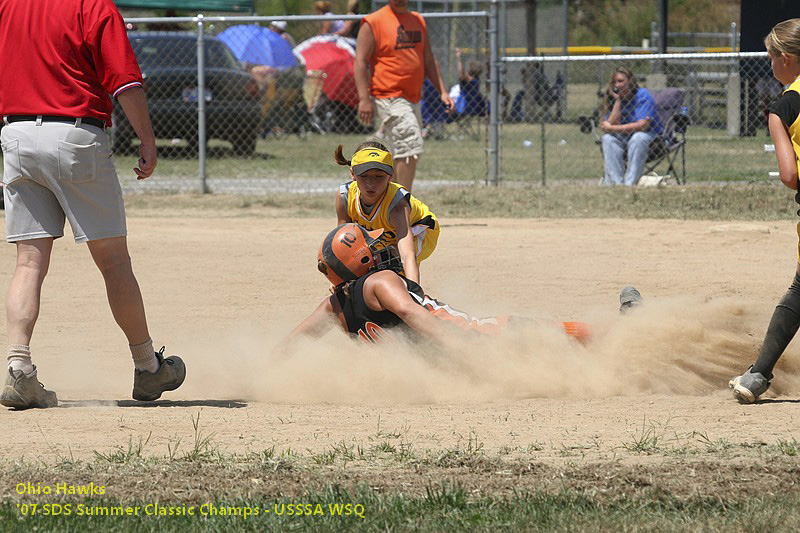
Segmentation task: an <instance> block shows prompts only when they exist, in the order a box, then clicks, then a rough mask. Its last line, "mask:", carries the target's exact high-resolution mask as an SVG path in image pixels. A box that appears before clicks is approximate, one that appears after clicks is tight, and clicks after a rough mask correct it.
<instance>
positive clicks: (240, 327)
mask: <svg viewBox="0 0 800 533" xmlns="http://www.w3.org/2000/svg"><path fill="white" fill-rule="evenodd" d="M330 226H331V221H330V220H313V219H312V220H309V219H294V220H283V219H275V218H256V217H252V218H215V217H199V216H196V215H194V214H189V215H187V216H186V217H182V218H177V217H171V218H163V219H160V218H150V217H147V218H140V217H137V216H136V215H135V214H134V216H133V217H132V218H131V219H130V220H129V232H130V237H129V242H130V247H131V255H132V257H133V260H134V268H135V270H136V273H137V276H138V278H139V282H140V284H141V286H142V290H143V292H144V295H145V302H146V306H147V311H148V318H149V322H150V326H151V333H152V336H153V339H154V340H155V342H156V343H157V344H158V346H160V345H161V344H162V343H163V344H166V345H167V352H169V353H179V354H181V355H182V356H183V357H184V359H185V361H186V363H187V367H188V377H187V380H186V383H185V385H184V386H183V387H182V388H181V389H180V390H178V391H175V392H174V393H168V394H165V397H164V400H163V401H160V402H154V403H151V404H138V403H135V402H133V401H130V400H129V398H130V390H131V384H132V377H133V376H132V374H133V371H132V364H131V361H130V355H129V353H128V351H127V347H126V343H125V339H124V337H123V335H122V333H121V332H120V331H119V330H118V329H117V327H116V325H115V324H114V322H113V319H112V317H111V313H110V312H109V310H108V306H107V304H106V302H105V295H104V287H103V284H102V279H101V277H100V274H99V273H98V272H97V271H96V269H95V268H94V267H93V265H92V264H91V261H90V259H89V256H88V252H87V250H86V247H85V246H82V245H75V244H73V243H72V242H71V239H70V238H66V239H61V240H59V241H57V242H56V245H55V253H54V258H53V261H52V265H51V273H50V275H49V277H48V279H47V281H46V283H45V287H44V297H43V306H42V311H41V315H40V320H39V323H38V325H37V329H36V332H35V337H34V343H33V346H32V348H33V352H34V362H35V363H36V364H37V365H38V366H39V369H40V377H41V379H42V380H43V381H44V383H45V384H46V385H47V386H48V388H52V389H54V390H56V391H57V392H58V395H59V399H60V400H61V403H62V405H61V408H58V409H51V410H46V411H44V410H31V411H26V412H12V411H8V410H2V411H0V425H2V427H3V429H4V433H5V434H7V435H13V438H9V439H4V440H3V443H0V455H2V456H3V457H7V458H9V459H13V458H17V457H25V458H27V459H34V458H41V459H45V460H54V459H58V458H59V457H70V456H72V457H74V458H84V457H86V458H88V457H92V456H93V452H94V451H101V452H103V453H105V452H109V451H110V450H114V449H116V448H117V447H127V446H128V444H129V442H131V441H132V442H138V441H139V440H142V441H144V440H146V439H148V436H149V441H148V443H147V445H146V449H145V453H152V454H156V455H166V454H167V453H168V446H169V447H172V446H174V445H175V443H176V442H178V441H179V440H180V441H181V443H182V446H186V445H187V444H186V443H190V442H193V441H194V439H195V437H196V436H197V432H196V431H195V428H194V425H193V420H195V421H196V420H197V417H198V415H199V431H200V432H202V434H203V435H205V436H212V435H213V441H214V443H215V445H218V446H219V448H220V449H221V450H224V451H226V452H231V453H233V452H236V453H239V452H242V453H244V452H248V451H253V452H258V451H260V450H264V449H267V448H270V447H273V446H274V449H275V450H276V452H280V451H285V450H287V449H291V450H293V451H295V452H297V453H301V454H306V453H309V454H318V453H324V452H325V451H329V450H331V449H332V447H335V446H337V445H340V444H341V443H346V444H347V445H351V444H357V445H362V446H372V445H375V444H379V443H380V442H382V441H386V440H389V441H392V442H403V443H404V444H405V445H410V446H413V448H414V449H416V450H436V449H476V448H478V447H479V448H480V449H484V450H486V451H487V452H490V453H500V454H508V455H515V454H534V455H535V457H536V458H537V459H538V460H541V461H545V462H552V463H560V462H563V461H565V460H570V458H574V457H576V456H579V457H583V458H587V459H597V460H607V459H614V458H619V457H626V456H630V457H634V456H636V458H637V459H636V460H637V461H641V460H642V459H641V455H637V450H636V448H637V447H639V448H641V447H642V446H643V445H647V443H648V442H649V441H648V439H651V438H652V437H653V436H655V437H657V439H660V442H661V443H662V445H663V444H664V443H671V444H670V445H674V446H676V447H680V446H686V445H691V446H701V447H702V446H707V445H708V443H715V442H731V443H766V444H775V443H776V442H783V441H788V440H790V439H793V438H794V436H796V435H800V418H798V416H797V414H796V412H795V411H796V406H795V405H794V403H796V402H798V401H800V357H798V354H797V349H795V348H794V347H793V346H792V347H790V352H791V353H789V354H787V357H785V358H784V360H782V362H781V367H779V371H778V374H777V377H776V379H775V381H774V385H773V389H774V391H770V394H771V398H770V401H769V402H766V403H762V404H760V405H756V406H739V405H738V404H736V403H735V402H734V401H733V399H732V398H731V397H730V396H729V393H728V391H727V389H725V385H726V383H727V379H728V378H729V377H731V376H732V375H734V374H735V373H736V372H738V371H741V370H743V369H744V368H746V367H747V365H748V364H749V363H751V362H752V360H753V359H754V357H755V355H756V353H757V348H758V345H759V344H760V342H761V339H762V337H763V334H764V331H765V328H766V324H767V322H768V320H769V317H770V314H771V312H772V309H773V308H774V305H775V303H776V302H777V300H778V298H779V297H780V296H781V295H782V294H783V292H784V290H785V288H786V287H787V286H788V284H789V283H790V281H791V278H792V274H793V271H794V268H795V262H796V259H795V249H796V239H797V237H796V233H795V228H794V225H792V224H790V223H778V224H774V223H770V224H767V223H715V222H681V221H651V220H638V221H637V220H495V219H491V220H472V219H471V220H449V221H448V224H446V225H445V227H444V228H443V231H442V237H441V240H440V245H439V249H438V250H437V251H436V253H435V254H434V255H433V257H431V258H430V259H429V260H427V261H425V263H423V265H422V281H423V285H424V286H425V287H426V289H427V290H428V292H429V293H430V294H432V295H433V296H435V297H437V298H440V299H442V300H444V301H446V302H448V303H450V304H451V305H453V306H454V307H456V308H463V309H466V310H469V311H470V312H472V313H474V314H477V315H481V314H486V315H488V314H492V313H513V314H520V315H525V316H535V317H539V318H542V319H543V321H542V323H541V324H540V325H537V326H535V327H532V328H530V329H529V330H528V331H523V332H519V333H516V334H514V335H511V336H509V338H507V339H502V340H500V341H498V342H496V343H492V344H480V345H474V346H472V347H471V348H470V349H468V350H465V351H464V352H462V353H459V354H439V356H436V357H432V356H431V354H430V353H425V354H420V353H417V351H416V350H415V349H413V348H411V347H408V346H406V345H397V344H391V343H390V345H389V346H387V347H384V348H381V349H371V350H370V349H366V348H365V347H362V346H359V345H356V344H354V343H351V342H350V341H349V340H347V339H346V338H344V336H343V335H341V334H339V333H338V332H332V333H331V334H329V335H328V336H326V337H325V338H324V340H323V341H322V342H319V343H313V344H308V345H305V346H304V347H303V348H302V353H300V354H297V355H295V356H294V357H291V358H287V357H285V355H286V354H276V353H272V350H271V347H272V346H273V345H274V344H275V343H276V342H277V341H278V340H279V339H280V338H281V336H282V335H283V334H285V333H286V332H287V331H288V330H289V329H290V327H291V326H292V325H293V324H294V323H296V322H298V321H299V320H301V319H302V318H303V317H304V316H305V315H306V314H307V313H309V312H310V311H311V310H312V309H313V308H314V307H315V306H316V305H317V303H318V302H319V301H321V300H322V299H323V298H324V297H326V294H327V285H326V282H325V281H324V280H323V279H322V277H321V276H320V274H319V273H318V272H317V271H316V269H315V258H316V250H317V247H318V246H319V242H320V240H321V239H322V237H323V236H324V235H325V233H326V231H327V230H328V229H329V228H330ZM13 266H14V248H13V246H10V245H8V246H5V247H3V248H2V249H1V250H0V286H2V287H7V285H8V281H9V278H10V275H11V273H12V271H13ZM627 284H633V285H636V286H637V287H638V288H639V289H640V290H641V292H642V294H644V295H645V298H646V304H647V305H646V306H645V307H643V308H642V309H641V310H640V311H639V312H637V313H634V314H630V315H627V316H623V317H621V316H619V314H618V313H617V307H618V301H617V297H618V293H619V289H620V288H621V287H623V286H624V285H627ZM558 320H585V321H587V322H590V323H591V324H593V328H594V330H593V331H594V340H593V341H592V342H590V343H589V344H588V345H586V346H583V345H580V344H578V343H576V342H574V341H571V340H569V339H566V338H564V337H563V335H561V334H560V333H558V332H557V330H556V329H555V328H553V327H552V326H551V325H550V324H549V322H550V321H558ZM3 334H4V332H3ZM0 341H2V344H5V338H4V337H0Z"/></svg>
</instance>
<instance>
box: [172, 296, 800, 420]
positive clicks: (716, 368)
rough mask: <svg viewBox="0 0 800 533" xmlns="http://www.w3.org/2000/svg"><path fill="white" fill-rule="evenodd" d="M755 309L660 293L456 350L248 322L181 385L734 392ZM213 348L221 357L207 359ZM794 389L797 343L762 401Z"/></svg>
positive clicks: (264, 393) (350, 396)
mask: <svg viewBox="0 0 800 533" xmlns="http://www.w3.org/2000/svg"><path fill="white" fill-rule="evenodd" d="M754 309H755V306H753V305H748V304H747V303H746V302H743V301H739V300H733V299H721V300H715V301H699V300H692V299H688V298H681V299H664V300H656V299H653V300H648V301H646V303H645V305H643V306H642V307H640V308H637V309H635V310H634V311H632V312H630V313H628V314H626V315H620V314H617V313H610V312H607V311H603V312H594V313H590V314H589V318H588V319H587V321H588V322H589V323H590V327H591V330H592V338H591V340H590V341H589V342H587V343H586V344H581V343H579V342H577V341H576V340H574V339H572V338H570V337H567V336H566V335H565V334H564V333H563V332H562V330H561V329H560V328H559V327H558V324H557V323H555V322H551V321H546V320H545V321H539V322H536V323H533V324H528V325H526V326H524V327H521V328H519V329H513V330H509V331H507V332H505V334H504V335H503V336H501V337H498V338H481V339H475V338H470V337H469V336H465V335H463V334H461V335H459V337H460V338H461V341H462V343H463V344H462V346H461V347H460V348H459V349H457V350H451V351H441V350H437V349H435V348H434V347H433V346H430V345H425V344H420V343H414V342H411V341H409V340H407V339H403V338H393V339H390V340H388V341H386V342H383V343H381V344H380V345H366V344H364V343H362V342H359V341H355V340H351V339H350V338H348V337H347V336H345V335H344V334H343V333H342V332H341V331H338V330H337V331H332V332H330V333H328V334H327V335H326V336H325V337H323V338H322V339H320V340H317V341H302V342H300V343H298V344H297V345H295V346H294V349H293V350H292V351H291V352H286V353H276V352H275V350H274V347H275V346H276V345H277V344H278V342H277V341H278V340H279V339H280V338H282V336H283V335H285V333H286V332H287V331H288V330H289V329H290V328H289V327H288V326H287V327H283V325H281V326H280V327H279V326H278V325H276V326H275V327H274V330H273V331H263V330H262V331H260V332H258V333H255V332H254V331H246V330H244V329H243V330H241V331H238V332H232V333H231V335H232V338H223V339H219V342H220V346H219V347H215V346H208V345H204V346H202V347H197V348H196V349H189V350H187V352H190V353H194V354H197V355H196V356H193V357H192V360H191V361H187V365H190V366H189V368H190V375H189V376H188V377H187V381H186V383H185V385H184V387H183V388H182V390H183V393H184V394H185V395H193V396H198V395H199V396H201V397H206V398H231V399H243V400H259V401H265V402H277V403H300V404H305V403H331V404H344V405H349V404H353V405H355V404H395V403H407V404H441V403H454V402H462V401H488V400H495V399H520V398H537V397H538V398H601V397H610V396H626V395H648V394H662V395H664V394H676V395H705V394H710V393H712V392H714V391H719V390H720V389H724V388H725V387H727V382H728V380H729V379H730V378H731V377H733V376H734V375H737V374H740V373H741V372H743V371H744V370H745V369H746V368H747V367H748V366H749V365H750V364H751V363H752V362H753V361H754V360H755V358H756V356H757V354H758V347H759V346H760V343H761V341H762V339H763V335H764V331H765V329H766V324H767V321H768V320H769V316H764V315H763V313H762V312H758V313H756V312H754ZM223 345H224V347H225V348H224V349H223V348H222V346H223ZM211 353H213V354H217V355H208V356H206V357H203V356H202V354H211ZM218 354H224V356H220V355H218ZM798 391H800V357H798V349H797V348H796V347H795V346H794V344H792V345H790V347H789V349H788V351H787V353H786V354H784V357H782V358H781V362H780V364H779V365H778V368H777V370H776V378H775V380H774V381H773V388H772V389H771V390H770V391H769V393H768V394H767V396H769V395H770V394H776V393H777V394H781V393H789V392H792V393H795V394H796V393H797V392H798Z"/></svg>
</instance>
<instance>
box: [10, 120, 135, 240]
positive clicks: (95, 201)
mask: <svg viewBox="0 0 800 533" xmlns="http://www.w3.org/2000/svg"><path fill="white" fill-rule="evenodd" d="M0 142H2V148H3V194H4V195H5V204H6V240H7V241H8V242H16V241H24V240H29V239H41V238H46V237H53V238H58V237H63V236H64V221H65V219H68V220H69V224H70V226H71V227H72V233H73V234H74V236H75V242H86V241H91V240H96V239H104V238H108V237H122V236H125V235H126V234H127V227H126V224H125V205H124V202H123V199H122V187H121V186H120V184H119V179H118V178H117V172H116V170H115V169H114V161H113V159H112V154H111V147H110V145H109V139H108V134H107V133H106V132H105V131H103V130H102V129H101V128H98V127H96V126H90V125H87V124H81V125H80V126H76V125H74V124H65V123H61V122H42V123H40V124H39V125H37V123H36V122H34V121H24V122H12V123H11V124H6V125H5V126H4V127H3V130H2V133H1V134H0Z"/></svg>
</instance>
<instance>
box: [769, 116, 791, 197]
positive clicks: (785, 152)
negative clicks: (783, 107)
mask: <svg viewBox="0 0 800 533" xmlns="http://www.w3.org/2000/svg"><path fill="white" fill-rule="evenodd" d="M769 135H770V137H772V142H774V143H775V156H776V157H777V158H778V171H779V172H780V176H781V181H782V182H783V184H784V185H786V186H787V187H789V188H790V189H792V190H795V191H796V190H797V156H796V155H795V153H794V148H793V147H792V141H791V139H790V137H789V128H787V127H786V124H784V123H783V120H781V118H780V117H779V116H778V115H776V114H775V113H770V114H769Z"/></svg>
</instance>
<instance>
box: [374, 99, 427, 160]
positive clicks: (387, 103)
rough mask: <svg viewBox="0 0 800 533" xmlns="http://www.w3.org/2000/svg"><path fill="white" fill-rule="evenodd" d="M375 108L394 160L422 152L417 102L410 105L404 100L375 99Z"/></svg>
mask: <svg viewBox="0 0 800 533" xmlns="http://www.w3.org/2000/svg"><path fill="white" fill-rule="evenodd" d="M375 108H376V109H377V111H378V118H379V119H380V121H381V125H382V126H383V133H384V135H386V138H387V139H388V140H389V143H390V144H391V145H392V156H393V157H394V158H395V159H400V158H403V157H413V156H418V155H420V154H421V153H422V152H423V150H422V114H421V111H420V104H419V102H418V103H416V104H412V103H411V102H409V101H408V100H406V99H405V98H376V99H375Z"/></svg>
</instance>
